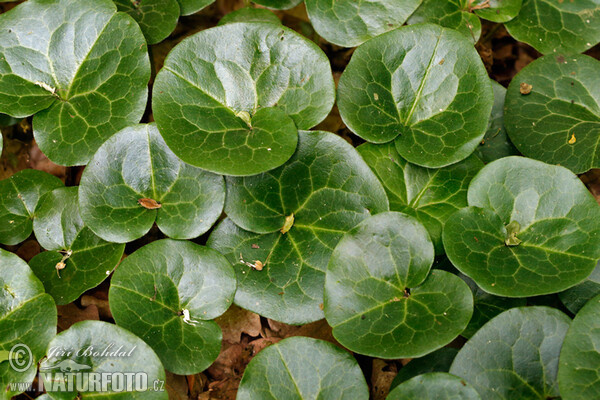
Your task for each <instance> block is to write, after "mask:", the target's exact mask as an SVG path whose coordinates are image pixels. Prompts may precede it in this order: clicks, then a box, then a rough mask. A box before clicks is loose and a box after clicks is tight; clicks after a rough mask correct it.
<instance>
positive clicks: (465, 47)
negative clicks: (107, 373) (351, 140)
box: [338, 24, 493, 168]
mask: <svg viewBox="0 0 600 400" xmlns="http://www.w3.org/2000/svg"><path fill="white" fill-rule="evenodd" d="M390 49H392V50H390ZM338 97H339V101H338V105H339V109H340V114H341V116H342V119H343V120H344V122H345V123H346V125H347V126H348V127H349V128H350V130H352V131H353V132H354V133H356V134H357V135H358V136H360V137H362V138H363V139H365V140H367V141H369V142H372V143H386V142H389V141H391V140H394V139H395V144H396V148H397V149H398V153H399V154H400V155H401V156H402V157H403V158H405V159H406V160H407V161H409V162H411V163H413V164H417V165H420V166H423V167H429V168H440V167H444V166H447V165H450V164H454V163H456V162H458V161H461V160H464V159H465V158H467V157H468V156H469V155H470V154H471V153H473V151H474V150H475V148H476V147H477V146H478V145H479V143H480V142H481V139H483V135H484V134H485V130H486V128H487V123H488V119H489V116H490V112H491V109H492V103H493V93H492V87H491V83H490V79H489V78H488V76H487V73H486V71H485V67H484V66H483V64H482V62H481V59H480V58H479V55H478V54H477V52H476V51H475V49H474V48H473V46H472V44H471V43H469V42H468V41H467V40H466V39H465V38H464V37H462V36H461V35H460V34H459V33H457V32H456V31H454V30H452V29H447V28H442V27H440V26H437V25H431V24H425V25H416V26H407V27H402V28H399V29H396V30H394V31H391V32H388V33H385V34H383V35H380V36H377V37H376V38H373V39H372V40H369V41H368V42H366V43H364V44H362V45H361V46H360V47H359V48H358V49H356V51H355V52H354V55H353V56H352V59H351V60H350V63H349V64H348V67H347V68H346V70H345V71H344V73H343V74H342V76H341V78H340V83H339V92H338Z"/></svg>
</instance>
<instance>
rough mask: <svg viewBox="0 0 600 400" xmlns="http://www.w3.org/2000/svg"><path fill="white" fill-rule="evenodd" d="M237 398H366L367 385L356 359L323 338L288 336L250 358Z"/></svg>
mask: <svg viewBox="0 0 600 400" xmlns="http://www.w3.org/2000/svg"><path fill="white" fill-rule="evenodd" d="M236 398H237V400H255V399H265V400H266V399H286V400H317V399H339V400H366V399H368V398H369V389H368V387H367V383H366V382H365V378H364V376H363V374H362V371H361V369H360V367H359V366H358V363H357V362H356V360H355V359H354V358H352V356H351V355H350V354H349V353H348V352H346V351H344V350H342V349H340V348H339V347H337V346H335V345H333V344H331V343H328V342H325V341H323V340H318V339H312V338H307V337H291V338H288V339H284V340H282V341H281V342H279V343H276V344H273V345H271V346H269V347H267V348H266V349H264V350H262V351H261V352H260V353H258V355H257V356H256V357H254V358H253V359H252V361H250V364H248V367H247V368H246V371H245V372H244V376H243V378H242V381H241V382H240V386H239V389H238V393H237V397H236Z"/></svg>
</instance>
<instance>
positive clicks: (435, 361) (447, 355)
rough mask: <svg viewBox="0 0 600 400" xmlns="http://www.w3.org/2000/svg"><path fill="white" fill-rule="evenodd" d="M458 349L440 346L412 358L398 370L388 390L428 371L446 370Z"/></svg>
mask: <svg viewBox="0 0 600 400" xmlns="http://www.w3.org/2000/svg"><path fill="white" fill-rule="evenodd" d="M456 353H458V349H455V348H453V347H442V348H441V349H439V350H436V351H434V352H433V353H429V354H427V355H426V356H423V357H420V358H413V359H412V360H411V361H410V362H409V363H408V364H406V365H405V366H404V367H402V368H401V369H400V371H398V374H397V375H396V376H395V377H394V380H393V381H392V384H391V385H390V390H392V389H394V388H395V387H396V386H398V385H399V384H401V383H402V382H404V381H407V380H409V379H411V378H414V377H415V376H418V375H421V374H425V373H428V372H448V370H449V369H450V365H451V364H452V361H453V360H454V357H456Z"/></svg>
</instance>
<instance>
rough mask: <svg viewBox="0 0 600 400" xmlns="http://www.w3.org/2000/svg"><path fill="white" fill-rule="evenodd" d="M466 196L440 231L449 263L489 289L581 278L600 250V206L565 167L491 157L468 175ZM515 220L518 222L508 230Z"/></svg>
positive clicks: (524, 289)
mask: <svg viewBox="0 0 600 400" xmlns="http://www.w3.org/2000/svg"><path fill="white" fill-rule="evenodd" d="M468 202H469V206H470V207H468V208H464V209H462V210H460V211H458V212H456V213H455V214H453V215H452V216H450V218H449V219H448V221H447V222H446V225H445V226H444V232H443V235H442V239H443V242H444V248H445V249H446V255H447V256H448V258H449V259H450V261H452V264H454V266H455V267H456V268H458V269H459V270H460V271H461V272H462V273H464V274H465V275H467V276H469V277H471V278H472V279H473V280H474V281H475V282H476V283H477V285H478V286H479V287H481V288H482V289H483V290H485V291H486V292H488V293H491V294H495V295H498V296H505V297H527V296H537V295H543V294H550V293H557V292H560V291H562V290H565V289H568V288H569V287H571V286H574V285H576V284H578V283H579V282H581V281H582V280H584V279H585V278H586V277H587V276H588V275H589V274H590V273H591V272H592V270H593V269H594V267H595V266H596V261H597V260H598V259H599V258H600V226H599V224H598V221H599V220H600V207H598V204H597V203H596V201H595V199H594V197H593V196H592V195H591V194H590V193H589V192H588V191H587V189H586V187H585V186H584V185H583V183H581V181H580V180H579V179H578V178H577V176H575V175H574V174H573V173H572V172H571V171H569V170H568V169H566V168H563V167H559V166H555V165H548V164H544V163H542V162H540V161H535V160H531V159H528V158H524V157H505V158H502V159H500V160H496V161H494V162H492V163H490V164H488V165H487V166H485V167H484V168H483V169H482V170H481V172H479V174H478V175H477V176H476V177H475V178H474V179H473V180H472V181H471V185H470V186H469V192H468ZM513 222H516V223H518V225H519V227H520V229H519V230H518V232H517V231H513V232H512V235H511V234H510V232H509V230H508V227H509V226H511V224H512V223H513ZM515 226H516V225H514V224H513V225H512V227H515ZM517 242H519V244H516V243H517Z"/></svg>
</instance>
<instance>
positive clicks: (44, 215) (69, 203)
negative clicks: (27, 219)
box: [29, 187, 125, 305]
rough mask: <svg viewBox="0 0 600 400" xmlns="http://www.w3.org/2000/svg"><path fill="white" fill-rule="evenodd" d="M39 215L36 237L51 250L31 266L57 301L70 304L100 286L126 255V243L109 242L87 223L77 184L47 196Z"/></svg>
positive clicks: (35, 221) (39, 207)
mask: <svg viewBox="0 0 600 400" xmlns="http://www.w3.org/2000/svg"><path fill="white" fill-rule="evenodd" d="M35 215H36V217H35V219H34V221H33V231H34V232H35V237H36V239H37V240H38V242H39V243H40V245H41V246H42V247H44V248H45V249H46V250H48V251H45V252H43V253H40V254H38V255H36V256H35V257H33V258H32V259H31V261H30V262H29V265H30V266H31V269H32V270H33V272H34V273H35V274H36V275H37V277H38V278H39V279H40V280H41V281H42V283H43V284H44V288H45V289H46V292H47V293H49V294H50V295H51V296H52V297H53V298H54V301H56V304H59V305H62V304H68V303H70V302H72V301H73V300H75V299H77V298H78V297H79V295H81V294H82V293H83V292H85V291H86V290H88V289H92V288H94V287H96V286H98V285H99V284H100V283H101V282H102V281H104V279H106V277H107V276H108V275H110V273H111V272H112V270H113V269H114V268H115V267H116V266H117V264H118V263H119V261H120V260H121V257H122V256H123V251H124V250H125V245H123V244H115V243H109V242H106V241H104V240H102V239H100V238H99V237H98V236H96V235H95V234H94V233H93V232H92V231H91V230H90V229H89V228H87V227H86V226H84V224H83V221H82V220H81V216H80V214H79V205H78V203H77V188H76V187H68V188H64V187H63V188H58V189H54V190H53V191H52V192H48V193H46V194H45V195H43V196H42V197H41V198H40V201H39V203H38V206H37V207H36V209H35Z"/></svg>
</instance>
